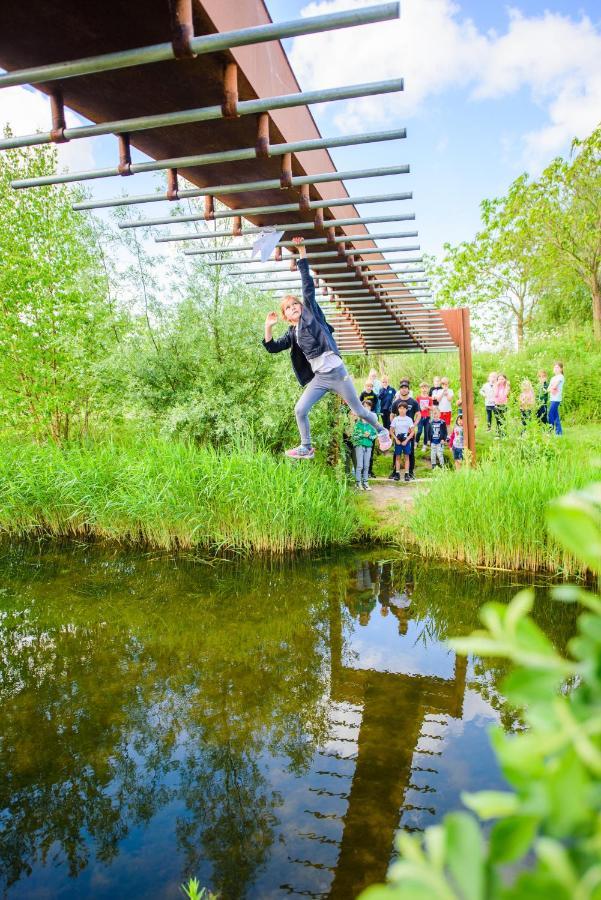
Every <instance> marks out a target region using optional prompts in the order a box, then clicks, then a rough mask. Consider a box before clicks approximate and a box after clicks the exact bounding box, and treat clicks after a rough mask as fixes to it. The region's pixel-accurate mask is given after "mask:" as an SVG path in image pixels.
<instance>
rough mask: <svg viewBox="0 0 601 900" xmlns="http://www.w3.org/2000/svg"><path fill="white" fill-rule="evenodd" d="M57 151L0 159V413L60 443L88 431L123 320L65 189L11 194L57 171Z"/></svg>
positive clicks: (90, 233) (90, 236)
mask: <svg viewBox="0 0 601 900" xmlns="http://www.w3.org/2000/svg"><path fill="white" fill-rule="evenodd" d="M55 168H56V151H55V149H54V148H51V147H46V146H40V147H35V148H31V149H23V150H8V151H6V152H5V153H3V154H2V156H1V158H0V257H1V258H2V267H1V268H0V310H1V315H0V385H1V390H0V398H1V399H0V415H2V417H3V418H4V420H5V422H7V423H8V424H10V425H11V426H13V427H17V428H22V427H24V425H25V426H26V427H27V428H28V430H29V431H30V432H32V433H33V434H34V435H35V436H36V437H38V438H40V437H47V436H50V437H52V438H53V439H54V440H55V441H60V440H62V439H65V438H68V437H69V436H70V435H71V434H72V433H74V432H79V433H85V431H86V430H87V426H88V420H89V417H90V415H92V414H94V412H95V411H96V410H97V407H98V403H99V393H100V391H101V384H100V380H99V378H98V372H97V365H98V363H99V360H100V359H101V358H103V357H104V356H106V355H107V353H109V352H110V350H111V348H112V346H113V345H114V343H115V341H116V340H117V339H118V336H119V330H120V328H121V322H120V319H119V317H118V316H117V315H116V313H115V311H114V309H113V308H112V306H111V304H110V302H109V300H108V297H107V293H106V277H105V273H104V270H103V268H102V266H101V265H99V260H100V255H101V250H100V248H99V247H98V244H97V239H96V234H95V232H94V230H93V229H92V228H91V227H90V224H89V223H88V222H87V221H86V220H85V219H84V218H83V217H81V216H80V215H78V214H77V213H74V212H73V210H72V209H71V204H72V203H73V202H74V200H76V199H78V194H77V193H76V192H74V191H73V190H72V189H70V188H69V187H68V186H65V185H56V186H50V187H44V188H36V189H35V190H28V191H14V190H12V189H11V188H10V182H11V181H12V180H13V179H14V178H23V177H31V176H39V175H47V174H49V173H52V172H54V171H55Z"/></svg>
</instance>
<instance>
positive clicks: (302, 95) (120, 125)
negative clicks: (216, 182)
mask: <svg viewBox="0 0 601 900" xmlns="http://www.w3.org/2000/svg"><path fill="white" fill-rule="evenodd" d="M1 77H2V76H0V78H1ZM402 90H403V79H402V78H396V79H394V80H390V81H374V82H368V83H366V84H354V85H348V87H339V88H327V89H322V90H318V91H297V93H296V94H281V95H280V96H277V97H264V98H263V99H256V100H239V101H238V103H237V104H236V114H237V115H238V116H250V115H257V114H260V113H263V112H272V111H273V110H276V109H292V108H294V107H296V106H306V105H307V104H313V103H328V102H331V101H335V100H352V99H354V98H358V97H373V96H374V95H376V94H392V93H396V92H398V91H402ZM225 118H227V117H226V116H225V115H224V112H223V107H222V106H221V104H220V105H218V106H200V107H197V108H195V109H183V110H179V111H177V112H168V113H158V114H156V115H152V116H134V117H132V118H129V119H116V120H114V121H112V122H100V123H94V124H92V125H76V126H74V127H73V128H64V129H63V137H64V139H65V140H66V141H77V140H81V139H82V138H91V137H100V136H102V135H106V134H134V133H135V132H136V131H149V130H150V129H152V128H165V127H167V126H173V125H188V124H192V123H193V124H196V123H198V122H211V121H215V120H218V119H225ZM52 141H53V135H52V132H51V131H41V132H36V134H24V135H16V136H15V137H10V138H4V139H2V140H0V150H10V149H14V148H15V147H34V146H37V145H39V144H50V143H52Z"/></svg>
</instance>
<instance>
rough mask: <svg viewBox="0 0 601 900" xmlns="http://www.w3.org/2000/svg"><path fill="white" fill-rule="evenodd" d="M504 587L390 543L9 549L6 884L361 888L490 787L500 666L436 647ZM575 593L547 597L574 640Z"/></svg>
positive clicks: (121, 893) (305, 892)
mask: <svg viewBox="0 0 601 900" xmlns="http://www.w3.org/2000/svg"><path fill="white" fill-rule="evenodd" d="M516 588H517V584H515V583H512V580H511V578H509V577H504V578H492V577H490V576H486V577H485V576H481V575H475V574H466V573H465V572H463V573H459V572H457V571H453V570H452V569H449V568H437V567H433V566H426V565H424V564H422V563H420V562H419V561H415V560H410V559H406V558H403V557H401V556H396V557H394V558H390V557H388V558H386V557H385V556H383V555H382V554H381V553H373V554H369V553H365V552H361V553H345V554H343V555H321V556H319V557H316V556H313V557H311V558H304V559H301V560H298V559H297V560H293V561H288V562H285V563H284V562H279V563H278V562H267V561H254V562H227V561H226V562H216V563H212V564H209V563H202V562H198V561H195V560H187V559H184V558H181V557H177V558H173V557H165V556H156V555H146V556H142V555H133V554H128V553H123V552H107V551H106V550H100V549H97V548H90V547H81V548H79V549H75V550H73V549H70V550H60V549H57V548H55V547H54V548H43V549H41V550H40V549H31V548H29V549H28V548H16V549H12V550H7V549H4V550H3V551H2V558H1V559H0V640H1V643H0V653H1V655H0V701H1V711H2V714H1V719H0V893H2V892H3V895H4V896H7V897H9V898H11V900H15V898H28V900H34V898H53V900H54V898H78V900H80V898H87V897H93V898H116V897H119V898H121V897H127V898H128V900H137V898H176V897H181V896H182V894H181V891H180V889H179V885H180V884H181V883H182V881H184V880H185V879H187V878H188V877H189V876H190V875H195V876H196V877H198V879H199V880H200V883H201V884H203V885H207V886H208V887H211V888H212V889H213V890H215V891H218V892H219V893H220V895H221V897H222V898H223V900H231V898H261V900H263V898H283V897H287V896H305V897H331V898H345V900H348V898H352V897H354V896H356V894H357V893H358V892H359V891H360V890H361V889H362V888H363V887H365V886H366V885H367V884H370V883H372V882H374V881H378V880H383V879H384V877H385V873H386V869H387V867H388V865H389V862H390V860H391V858H392V856H393V842H394V837H395V834H396V833H397V831H398V829H400V828H408V829H410V830H419V829H422V828H424V827H425V826H427V825H429V824H432V823H433V822H436V821H437V820H438V819H439V818H440V817H441V816H442V815H444V814H445V813H446V812H448V811H450V810H452V809H455V808H457V807H458V806H459V804H460V799H459V797H460V793H461V791H463V790H475V789H481V788H485V787H488V788H492V787H499V786H501V785H502V783H503V782H502V778H501V775H500V773H499V772H498V770H497V767H496V765H495V761H494V758H493V756H492V754H491V751H490V749H489V746H488V740H487V729H488V728H489V726H491V725H493V724H495V723H498V722H502V723H503V725H504V726H505V727H507V728H511V727H515V726H516V724H517V723H516V722H515V721H514V719H513V716H512V715H511V714H510V712H509V711H507V710H506V709H505V708H504V704H503V699H502V696H501V695H500V693H499V682H500V680H501V678H502V676H503V673H504V665H503V664H502V663H494V664H493V663H490V662H484V663H483V662H482V661H478V660H475V661H474V660H468V662H467V664H466V662H465V661H464V660H462V659H460V658H455V655H454V653H453V652H451V651H450V650H449V649H448V648H447V646H446V644H445V638H446V637H447V636H449V635H453V634H462V633H466V632H468V631H469V630H471V629H472V628H473V627H475V626H476V624H477V607H478V606H479V605H480V604H481V603H482V602H484V601H485V600H489V599H492V598H494V599H498V600H501V601H506V600H508V599H509V598H510V597H511V596H512V594H513V593H514V592H515V590H516ZM574 615H575V613H574V611H573V610H572V609H571V607H567V606H564V605H560V604H557V605H554V604H552V603H550V602H549V601H547V600H546V599H545V596H544V591H542V590H541V592H540V596H538V597H537V602H536V607H535V616H536V618H537V620H538V621H539V624H541V625H542V626H543V627H544V628H545V630H546V632H547V633H548V634H549V636H550V637H551V638H552V639H553V641H554V642H555V643H556V644H557V645H558V646H560V647H563V646H564V645H565V643H566V641H567V639H568V638H569V636H570V635H571V633H573V629H574Z"/></svg>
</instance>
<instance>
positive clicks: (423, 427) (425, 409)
mask: <svg viewBox="0 0 601 900" xmlns="http://www.w3.org/2000/svg"><path fill="white" fill-rule="evenodd" d="M419 388H420V392H419V396H418V398H417V403H418V406H419V419H418V420H417V434H416V436H415V446H416V447H419V439H420V437H421V436H422V434H423V435H424V449H425V448H426V447H428V446H429V445H430V412H431V410H432V397H431V396H430V392H429V386H428V385H427V384H426V382H425V381H422V383H421V384H420V386H419Z"/></svg>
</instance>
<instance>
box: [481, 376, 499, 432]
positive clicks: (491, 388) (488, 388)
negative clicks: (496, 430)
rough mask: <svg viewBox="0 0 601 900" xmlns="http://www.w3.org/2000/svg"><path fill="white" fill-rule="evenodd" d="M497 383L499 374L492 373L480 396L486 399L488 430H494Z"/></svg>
mask: <svg viewBox="0 0 601 900" xmlns="http://www.w3.org/2000/svg"><path fill="white" fill-rule="evenodd" d="M496 383H497V373H496V372H491V373H490V375H489V376H488V381H487V382H485V383H484V384H483V385H482V387H481V388H480V394H481V395H482V397H484V405H485V407H486V430H487V431H490V430H491V429H492V417H493V415H494V413H495V386H496Z"/></svg>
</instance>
